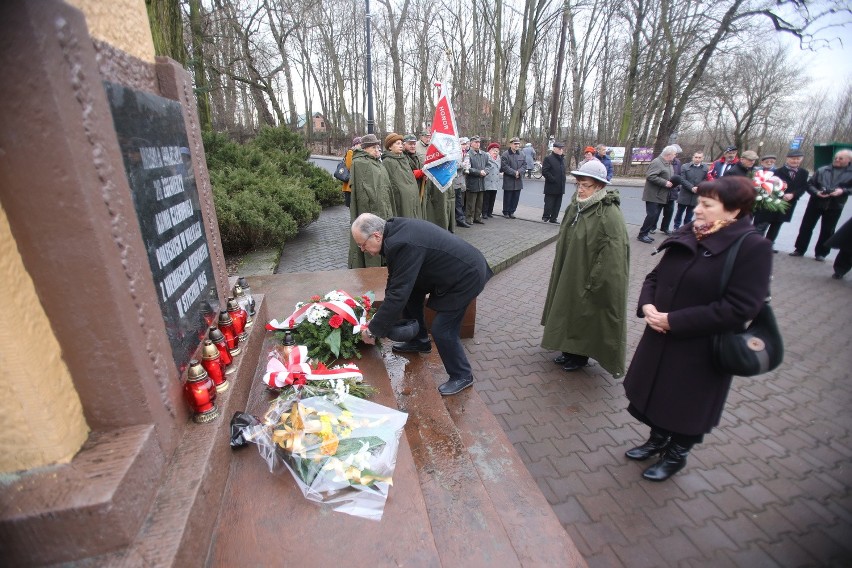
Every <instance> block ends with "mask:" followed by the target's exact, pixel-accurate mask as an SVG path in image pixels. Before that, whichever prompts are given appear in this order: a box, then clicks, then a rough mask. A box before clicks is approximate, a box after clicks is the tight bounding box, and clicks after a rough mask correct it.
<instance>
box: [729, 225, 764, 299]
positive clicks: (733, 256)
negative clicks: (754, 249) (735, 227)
mask: <svg viewBox="0 0 852 568" xmlns="http://www.w3.org/2000/svg"><path fill="white" fill-rule="evenodd" d="M755 232H757V231H749V232H747V233H746V234H744V235H742V236H741V237H740V238H738V239H737V240H736V241H734V244H732V245H731V248H729V249H728V256H727V257H726V258H725V266H724V267H723V268H722V294H724V293H725V288H727V286H728V280H730V279H731V272H733V271H734V262H736V260H737V253H739V252H740V245H742V244H743V241H744V240H745V239H746V237H747V236H749V235H750V234H752V233H755Z"/></svg>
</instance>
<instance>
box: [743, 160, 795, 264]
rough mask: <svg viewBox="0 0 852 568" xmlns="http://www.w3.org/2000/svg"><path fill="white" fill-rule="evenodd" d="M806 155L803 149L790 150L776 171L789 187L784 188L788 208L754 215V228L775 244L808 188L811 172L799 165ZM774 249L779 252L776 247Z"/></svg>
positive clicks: (776, 174) (776, 175) (778, 176)
mask: <svg viewBox="0 0 852 568" xmlns="http://www.w3.org/2000/svg"><path fill="white" fill-rule="evenodd" d="M804 156H805V155H804V153H802V151H801V150H790V152H788V153H787V158H786V159H785V160H784V165H783V166H781V167H780V168H778V169H777V170H775V172H774V174H775V177H777V178H779V179H781V180H784V183H786V184H787V187H785V188H784V201H786V202H787V203H788V204H789V207H787V210H786V211H777V212H770V211H764V210H760V211H758V212H757V213H755V215H754V228H755V229H756V230H757V232H759V233H760V234H762V235H764V236H765V237H766V238H767V239H769V240H770V241H771V242H772V243H773V244H774V243H775V239H777V238H778V233H780V232H781V226H782V225H783V224H784V223H789V222H790V219H792V218H793V210H794V209H795V208H796V203H798V201H799V198H800V197H802V196H803V195H804V194H805V192H806V191H807V189H808V175H809V172H808V170H806V169H805V168H801V167H799V166H801V165H802V159H803V158H804ZM772 250H773V252H778V251H777V250H776V249H774V248H773V249H772Z"/></svg>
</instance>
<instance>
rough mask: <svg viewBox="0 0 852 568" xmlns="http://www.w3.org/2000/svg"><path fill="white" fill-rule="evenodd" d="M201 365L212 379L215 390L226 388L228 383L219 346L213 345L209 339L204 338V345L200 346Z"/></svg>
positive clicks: (220, 390)
mask: <svg viewBox="0 0 852 568" xmlns="http://www.w3.org/2000/svg"><path fill="white" fill-rule="evenodd" d="M201 366H202V367H204V370H205V371H207V374H208V375H210V378H211V379H212V380H213V384H214V385H215V386H216V392H225V391H226V390H228V387H229V386H230V383H229V382H228V379H227V378H226V377H225V363H224V362H223V361H222V355H221V354H220V353H219V348H218V347H216V346H215V345H213V342H212V341H210V340H209V339H205V340H204V346H203V347H202V348H201Z"/></svg>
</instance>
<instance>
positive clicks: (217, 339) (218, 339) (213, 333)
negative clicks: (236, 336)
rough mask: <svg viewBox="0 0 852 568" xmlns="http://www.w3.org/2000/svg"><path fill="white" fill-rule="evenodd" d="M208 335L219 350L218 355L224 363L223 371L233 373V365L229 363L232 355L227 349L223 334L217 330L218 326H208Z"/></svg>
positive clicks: (231, 360) (231, 361) (232, 359)
mask: <svg viewBox="0 0 852 568" xmlns="http://www.w3.org/2000/svg"><path fill="white" fill-rule="evenodd" d="M208 337H209V338H210V341H212V342H213V345H215V346H216V348H217V349H218V350H219V355H220V356H221V357H222V362H223V363H224V364H225V373H227V374H231V373H233V372H234V367H233V366H232V365H231V363H233V362H234V357H233V356H232V355H231V352H230V351H228V342H227V340H226V339H225V336H224V334H222V332H221V331H219V328H218V327H213V326H210V331H209V333H208Z"/></svg>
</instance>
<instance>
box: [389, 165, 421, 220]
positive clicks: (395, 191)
mask: <svg viewBox="0 0 852 568" xmlns="http://www.w3.org/2000/svg"><path fill="white" fill-rule="evenodd" d="M382 165H383V166H384V167H385V170H387V172H388V177H389V178H390V184H391V197H393V214H394V217H408V218H409V219H422V218H423V210H422V208H421V207H420V184H418V183H417V180H416V179H414V174H413V173H411V163H410V162H409V160H408V157H407V156H406V155H405V154H394V153H393V152H385V154H384V155H383V156H382Z"/></svg>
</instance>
